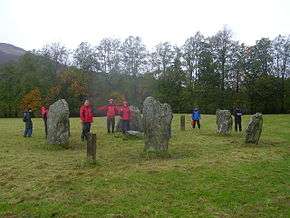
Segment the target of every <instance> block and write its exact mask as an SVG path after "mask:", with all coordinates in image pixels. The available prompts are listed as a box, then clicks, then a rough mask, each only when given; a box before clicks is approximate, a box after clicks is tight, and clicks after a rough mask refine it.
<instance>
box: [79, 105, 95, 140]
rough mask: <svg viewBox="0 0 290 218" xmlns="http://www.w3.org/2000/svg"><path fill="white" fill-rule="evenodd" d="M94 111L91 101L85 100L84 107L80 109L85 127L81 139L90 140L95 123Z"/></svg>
mask: <svg viewBox="0 0 290 218" xmlns="http://www.w3.org/2000/svg"><path fill="white" fill-rule="evenodd" d="M93 117H94V115H93V110H92V107H91V105H90V102H89V100H85V103H84V105H83V106H81V109H80V118H81V122H82V125H83V129H82V135H81V139H82V141H84V140H85V139H86V140H88V133H89V132H90V131H91V123H92V122H93Z"/></svg>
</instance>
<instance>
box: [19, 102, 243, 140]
mask: <svg viewBox="0 0 290 218" xmlns="http://www.w3.org/2000/svg"><path fill="white" fill-rule="evenodd" d="M97 110H100V111H104V112H105V113H106V116H107V131H108V133H114V131H115V117H116V116H118V115H119V116H120V119H121V120H122V122H121V129H122V132H123V133H126V132H127V131H128V130H130V119H131V115H132V112H131V110H130V107H129V104H128V102H127V101H124V102H123V105H116V104H115V103H114V100H113V99H109V100H108V104H107V105H106V106H100V107H97ZM40 113H41V116H42V119H43V122H44V128H45V136H46V137H47V115H48V109H47V108H46V107H45V106H42V107H41V108H40ZM242 115H243V113H242V110H241V109H240V108H239V107H236V108H235V109H234V110H233V116H234V123H235V131H239V132H241V131H242ZM31 118H32V110H31V108H29V109H28V110H27V111H25V112H24V115H23V122H25V130H24V137H31V136H32V131H33V123H32V119H31ZM80 119H81V123H82V133H81V139H82V141H84V140H87V138H88V133H89V132H90V131H91V124H92V122H93V119H94V113H93V108H92V106H91V104H90V102H89V100H85V102H84V104H83V105H82V106H81V108H80ZM191 119H192V123H191V125H192V128H193V129H195V127H196V126H197V127H198V128H199V129H200V127H201V124H200V120H201V113H200V111H199V109H198V108H194V109H193V111H192V115H191Z"/></svg>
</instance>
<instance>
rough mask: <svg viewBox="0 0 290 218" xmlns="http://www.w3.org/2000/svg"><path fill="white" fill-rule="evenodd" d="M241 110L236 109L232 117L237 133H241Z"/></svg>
mask: <svg viewBox="0 0 290 218" xmlns="http://www.w3.org/2000/svg"><path fill="white" fill-rule="evenodd" d="M242 116H243V113H242V110H241V109H240V108H239V107H236V108H235V109H234V117H235V131H236V132H237V131H238V130H239V132H241V131H242Z"/></svg>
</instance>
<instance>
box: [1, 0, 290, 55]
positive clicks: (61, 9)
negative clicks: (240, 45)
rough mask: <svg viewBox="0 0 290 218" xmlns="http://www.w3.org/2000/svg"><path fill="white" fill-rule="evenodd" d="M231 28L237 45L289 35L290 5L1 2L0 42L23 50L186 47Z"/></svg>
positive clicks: (261, 0)
mask: <svg viewBox="0 0 290 218" xmlns="http://www.w3.org/2000/svg"><path fill="white" fill-rule="evenodd" d="M224 25H227V26H228V27H229V28H231V29H232V31H233V34H234V39H236V40H239V41H242V42H245V43H247V44H253V43H254V42H255V40H257V39H259V38H261V37H269V38H273V37H275V36H277V35H278V34H282V35H286V34H290V0H102V1H101V0H0V42H6V43H11V44H14V45H16V46H19V47H22V48H24V49H27V50H30V49H33V48H41V47H42V46H43V45H45V44H47V43H51V42H56V41H59V42H62V43H63V44H64V45H66V46H68V47H69V48H75V47H76V46H77V45H78V44H79V43H80V42H82V41H88V42H90V43H92V44H96V43H98V42H99V41H100V40H101V39H102V38H104V37H116V38H119V39H124V38H125V37H127V36H129V35H134V36H135V35H138V36H141V37H142V39H143V41H144V43H145V44H146V46H147V47H148V48H151V47H153V46H154V45H156V44H158V43H159V42H164V41H169V42H171V43H173V44H177V45H182V44H183V42H184V41H185V39H186V38H188V37H190V36H192V35H193V34H194V33H195V32H196V31H201V32H202V33H203V34H205V35H212V34H214V33H215V32H217V31H218V30H220V29H222V28H223V26H224Z"/></svg>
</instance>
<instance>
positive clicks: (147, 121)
mask: <svg viewBox="0 0 290 218" xmlns="http://www.w3.org/2000/svg"><path fill="white" fill-rule="evenodd" d="M172 118H173V115H172V110H171V107H170V105H169V104H161V103H160V102H159V101H157V100H155V99H154V98H153V97H147V98H146V99H145V101H144V103H143V121H144V137H145V147H144V150H145V151H167V149H168V142H169V139H170V137H171V121H172Z"/></svg>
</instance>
